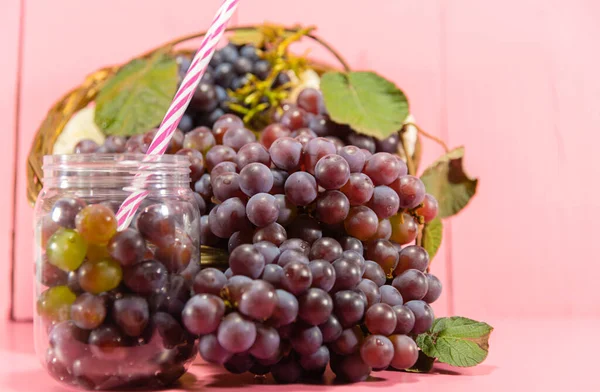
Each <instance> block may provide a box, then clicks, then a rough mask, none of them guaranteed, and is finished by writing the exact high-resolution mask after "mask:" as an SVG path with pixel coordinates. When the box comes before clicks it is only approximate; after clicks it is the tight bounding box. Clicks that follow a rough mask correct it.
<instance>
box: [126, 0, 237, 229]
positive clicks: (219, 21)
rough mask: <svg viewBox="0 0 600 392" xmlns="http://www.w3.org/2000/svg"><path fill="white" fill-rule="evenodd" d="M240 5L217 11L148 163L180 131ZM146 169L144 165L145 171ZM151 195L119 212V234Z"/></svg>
mask: <svg viewBox="0 0 600 392" xmlns="http://www.w3.org/2000/svg"><path fill="white" fill-rule="evenodd" d="M238 2H239V0H224V1H223V4H221V7H220V8H219V10H218V11H217V14H216V15H215V18H214V19H213V21H212V23H211V25H210V27H209V29H208V30H207V32H206V35H205V36H204V38H203V40H202V44H201V45H200V49H198V51H197V52H196V55H195V56H194V59H193V60H192V63H191V65H190V68H189V69H188V71H187V73H186V75H185V77H184V78H183V81H182V82H181V86H179V89H178V90H177V93H175V98H173V102H172V103H171V106H170V107H169V110H167V114H165V117H164V118H163V120H162V123H161V124H160V127H159V128H158V131H157V132H156V136H154V140H152V143H150V147H148V151H147V152H146V158H145V161H146V162H152V160H153V158H154V157H157V156H160V155H163V154H164V153H165V151H166V150H167V147H168V146H169V142H170V141H171V138H172V137H173V133H174V132H175V130H176V129H177V126H178V125H179V121H180V120H181V117H182V116H183V114H184V113H185V109H186V108H187V107H188V105H189V104H190V101H191V99H192V96H193V95H194V91H195V90H196V87H197V86H198V83H200V79H202V76H203V75H204V72H205V71H206V68H207V67H208V63H209V62H210V59H211V58H212V56H213V54H214V53H215V50H216V48H217V44H218V43H219V41H220V40H221V38H223V34H224V33H225V28H226V27H227V23H228V22H229V20H230V19H231V16H232V15H233V14H234V12H235V9H236V8H237V4H238ZM143 168H144V167H143V165H142V167H141V169H143ZM141 173H145V174H141ZM149 174H150V173H146V172H140V174H138V175H137V178H136V180H137V181H143V180H144V179H145V178H146V177H147V176H148V175H149ZM138 183H139V182H138ZM148 193H149V192H148V191H147V190H138V191H134V192H133V193H131V194H130V195H129V196H128V197H127V199H125V201H124V202H123V204H122V205H121V207H120V208H119V211H118V212H117V221H118V223H119V231H121V230H125V229H126V228H127V227H128V226H129V224H130V223H131V220H132V219H133V216H134V215H135V212H136V211H137V209H138V208H139V207H140V205H141V204H142V201H143V200H144V199H145V198H146V196H148Z"/></svg>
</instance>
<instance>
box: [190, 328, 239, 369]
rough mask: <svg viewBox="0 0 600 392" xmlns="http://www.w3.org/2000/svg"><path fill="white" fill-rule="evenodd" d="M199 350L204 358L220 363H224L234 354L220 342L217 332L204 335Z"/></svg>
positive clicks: (210, 361)
mask: <svg viewBox="0 0 600 392" xmlns="http://www.w3.org/2000/svg"><path fill="white" fill-rule="evenodd" d="M198 351H199V353H200V356H201V357H202V359H204V360H205V361H206V362H209V363H215V364H218V365H222V364H224V363H225V362H227V361H228V360H229V358H231V356H232V355H233V354H231V353H230V352H229V351H227V350H225V349H224V348H223V346H221V345H220V344H219V341H218V339H217V336H216V335H215V334H210V335H204V336H202V337H201V338H200V344H199V345H198Z"/></svg>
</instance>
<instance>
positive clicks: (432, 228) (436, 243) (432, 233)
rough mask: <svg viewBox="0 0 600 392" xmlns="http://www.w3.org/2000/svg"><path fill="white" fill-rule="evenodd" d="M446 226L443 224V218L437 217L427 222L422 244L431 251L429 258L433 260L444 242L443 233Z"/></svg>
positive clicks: (428, 251)
mask: <svg viewBox="0 0 600 392" xmlns="http://www.w3.org/2000/svg"><path fill="white" fill-rule="evenodd" d="M443 231H444V228H443V226H442V220H441V219H440V218H438V217H436V218H435V219H434V220H432V221H431V222H429V223H426V224H425V226H424V228H423V240H422V241H421V245H423V248H425V250H426V251H427V253H429V260H433V257H434V256H435V255H436V253H437V251H438V249H439V248H440V245H441V244H442V233H443Z"/></svg>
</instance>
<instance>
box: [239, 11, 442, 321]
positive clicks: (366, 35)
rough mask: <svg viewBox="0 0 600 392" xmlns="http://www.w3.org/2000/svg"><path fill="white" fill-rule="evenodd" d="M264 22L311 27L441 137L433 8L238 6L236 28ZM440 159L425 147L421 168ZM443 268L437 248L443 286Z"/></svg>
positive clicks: (323, 57)
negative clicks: (394, 90) (399, 95)
mask: <svg viewBox="0 0 600 392" xmlns="http://www.w3.org/2000/svg"><path fill="white" fill-rule="evenodd" d="M264 21H268V22H275V23H280V24H284V25H294V24H301V25H304V26H306V25H314V26H317V27H318V30H317V31H316V33H317V34H318V35H319V36H320V37H322V38H323V39H325V40H326V41H328V42H329V43H330V44H331V45H333V47H335V48H336V49H337V50H338V51H339V52H340V53H341V54H342V55H343V56H344V57H345V58H346V59H347V61H348V62H349V63H350V65H351V66H352V67H353V68H354V69H363V70H367V69H371V70H375V71H377V72H378V73H380V74H381V75H383V76H385V77H387V78H389V79H390V80H393V81H394V82H395V83H396V84H397V85H398V86H400V87H401V88H402V89H403V90H404V91H405V92H406V94H407V95H408V97H409V99H410V103H411V111H412V112H413V114H414V115H415V117H416V119H417V121H418V123H419V124H420V125H421V126H422V127H423V128H424V129H426V130H428V131H429V132H431V133H433V134H434V135H437V136H440V135H441V132H442V129H441V128H442V124H441V123H440V110H441V96H440V82H441V73H440V71H441V60H440V40H441V37H440V8H439V2H437V1H425V2H412V1H382V2H378V3H377V6H376V7H374V6H373V5H371V4H367V3H365V2H364V1H359V0H351V1H345V2H343V4H342V2H337V1H336V2H333V1H329V2H324V1H318V0H306V1H304V2H303V3H302V4H300V3H289V2H282V1H270V0H254V1H253V2H252V5H251V6H249V4H243V3H242V4H241V5H240V8H239V23H240V24H242V25H245V24H254V23H262V22H264ZM310 48H312V49H313V50H312V51H311V55H314V56H315V57H316V58H319V59H321V60H327V61H330V62H331V63H332V64H335V61H334V60H332V57H331V56H328V55H327V53H326V52H325V51H323V50H319V49H316V47H315V45H310ZM441 153H442V150H441V149H440V148H439V147H438V146H437V145H436V144H435V143H431V142H429V141H425V154H424V157H423V161H424V162H428V163H430V162H432V161H433V160H434V159H435V158H436V157H437V156H439V155H440V154H441ZM449 263H450V260H449V254H448V253H447V251H446V248H445V246H443V247H442V249H441V250H440V252H439V254H438V256H437V258H436V260H435V262H434V265H433V272H434V273H435V274H437V275H438V276H439V277H440V278H441V279H442V280H443V281H444V282H445V284H446V286H448V284H447V281H446V280H447V276H446V269H447V265H448V264H449ZM450 303H451V300H450V296H449V294H448V291H446V293H445V294H444V295H443V296H442V298H440V300H438V302H436V304H435V310H436V312H437V313H438V314H440V315H442V314H447V313H448V312H449V311H450V309H451V305H450Z"/></svg>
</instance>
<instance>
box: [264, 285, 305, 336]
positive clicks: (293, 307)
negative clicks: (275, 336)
mask: <svg viewBox="0 0 600 392" xmlns="http://www.w3.org/2000/svg"><path fill="white" fill-rule="evenodd" d="M275 294H276V295H277V304H276V305H275V310H274V311H273V314H272V315H271V319H270V320H269V321H270V322H271V323H272V324H273V326H274V327H281V326H284V325H288V324H290V323H292V322H293V321H295V320H296V317H297V316H298V300H297V299H296V297H295V296H294V295H293V294H291V293H289V292H287V291H285V290H276V291H275Z"/></svg>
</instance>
